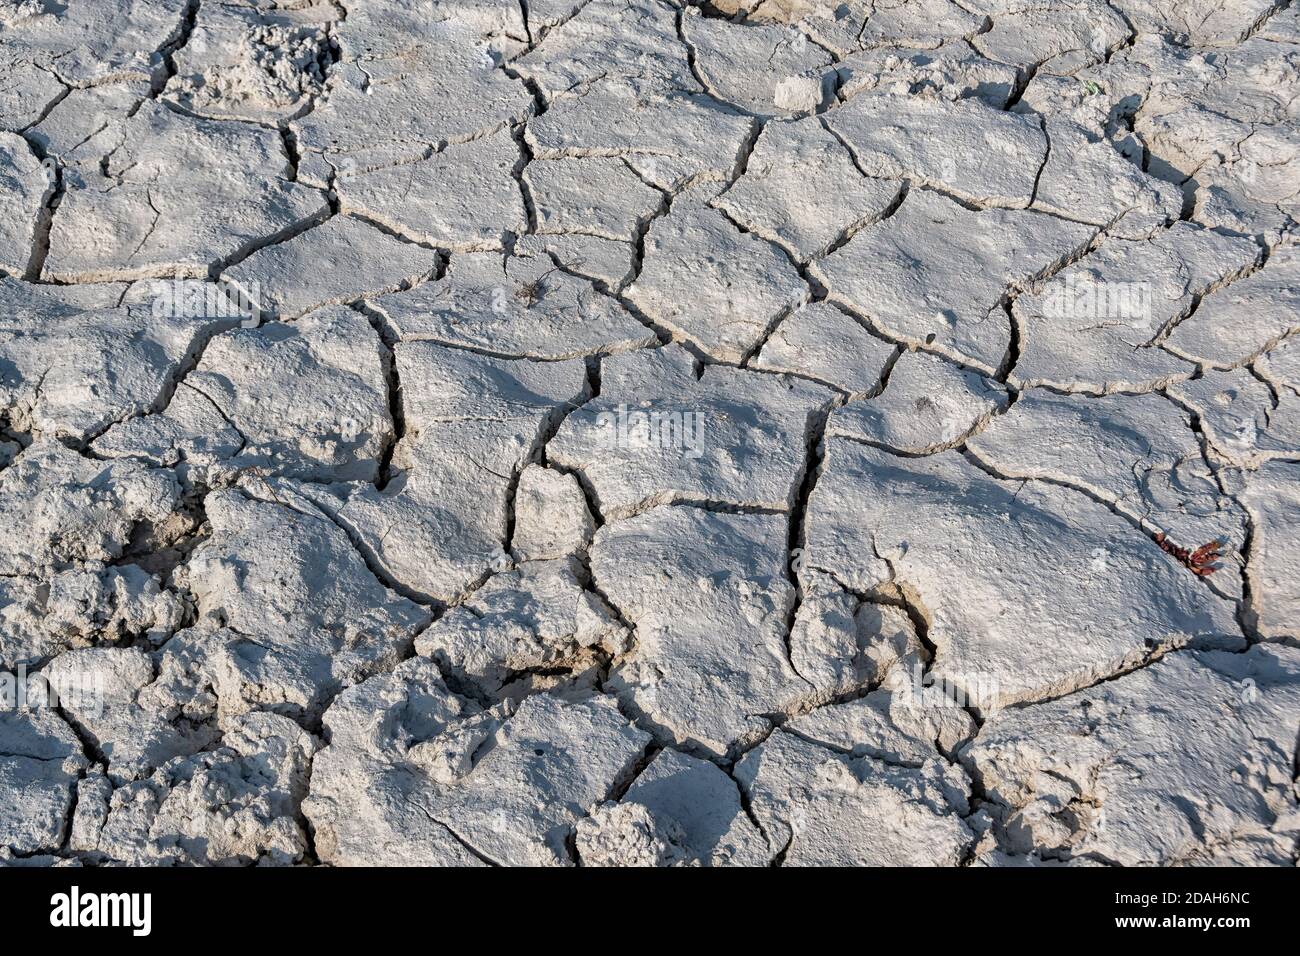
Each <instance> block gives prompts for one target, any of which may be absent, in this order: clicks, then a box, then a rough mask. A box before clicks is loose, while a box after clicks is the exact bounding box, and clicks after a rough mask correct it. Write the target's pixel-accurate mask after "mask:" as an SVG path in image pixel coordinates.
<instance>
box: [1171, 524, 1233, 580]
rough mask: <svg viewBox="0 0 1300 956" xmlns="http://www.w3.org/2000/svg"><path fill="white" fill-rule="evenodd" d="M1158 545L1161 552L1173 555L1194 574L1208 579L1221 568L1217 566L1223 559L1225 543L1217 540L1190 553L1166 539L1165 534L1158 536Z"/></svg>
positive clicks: (1208, 542)
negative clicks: (1217, 562) (1216, 562)
mask: <svg viewBox="0 0 1300 956" xmlns="http://www.w3.org/2000/svg"><path fill="white" fill-rule="evenodd" d="M1156 544H1158V545H1160V550H1161V551H1164V552H1165V554H1172V555H1173V556H1174V557H1175V558H1177V559H1178V560H1179V561H1181V562H1183V564H1185V565H1187V568H1188V570H1189V571H1191V572H1192V573H1193V574H1197V575H1200V576H1201V577H1203V578H1208V577H1209V576H1210V575H1211V574H1213V573H1214V572H1215V571H1217V570H1219V566H1218V565H1217V564H1215V563H1214V562H1215V561H1218V560H1219V559H1220V558H1221V557H1223V542H1222V541H1220V540H1218V539H1217V538H1216V539H1215V540H1213V541H1207V542H1206V543H1205V544H1203V545H1201V546H1200V547H1199V548H1197V549H1196V550H1195V551H1188V550H1187V549H1186V548H1180V547H1178V545H1176V544H1173V543H1172V542H1170V541H1169V540H1167V539H1166V538H1165V535H1164V532H1158V533H1157V534H1156Z"/></svg>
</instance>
